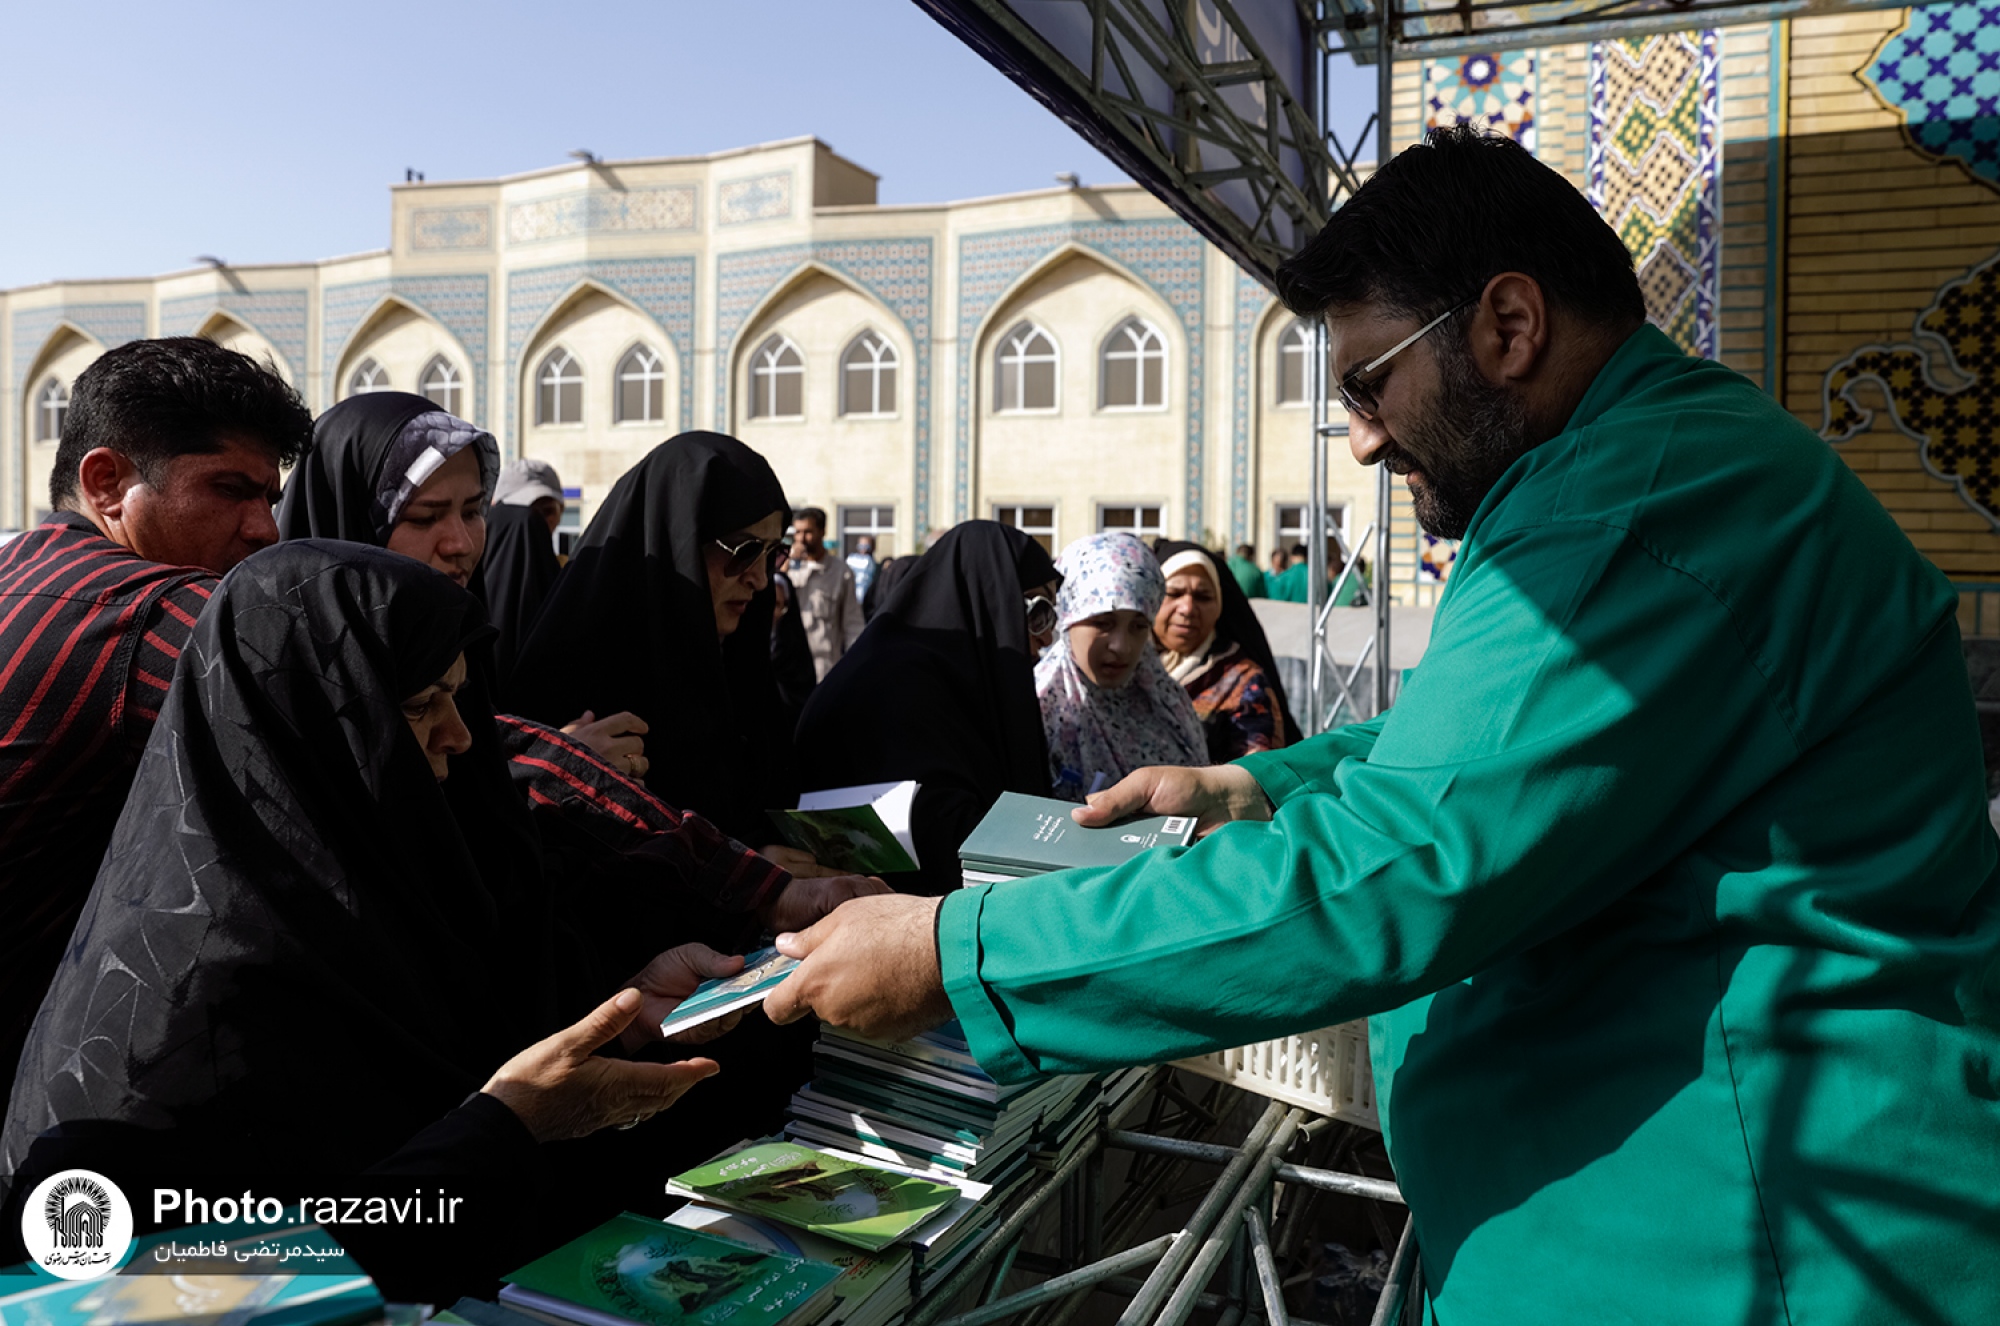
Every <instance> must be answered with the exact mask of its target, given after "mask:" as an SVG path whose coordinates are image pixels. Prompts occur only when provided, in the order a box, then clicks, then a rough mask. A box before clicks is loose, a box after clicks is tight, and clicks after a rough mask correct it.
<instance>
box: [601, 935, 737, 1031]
mask: <svg viewBox="0 0 2000 1326" xmlns="http://www.w3.org/2000/svg"><path fill="white" fill-rule="evenodd" d="M742 970H743V959H742V958H740V957H738V956H737V955H735V954H733V953H717V952H716V951H715V950H714V949H712V948H710V947H709V946H708V945H706V944H682V945H680V946H678V947H676V948H670V949H668V950H667V951H666V952H665V953H662V954H660V955H659V956H658V957H656V958H654V959H653V960H652V961H651V962H649V963H647V964H646V969H645V970H644V971H642V972H640V973H639V974H638V975H637V976H634V977H633V978H632V979H631V980H629V981H627V982H625V984H626V985H628V986H630V987H631V988H633V989H635V990H637V991H638V992H639V993H640V995H642V996H643V1002H642V1003H641V1004H640V1016H639V1017H638V1018H636V1019H634V1020H633V1022H632V1025H631V1026H629V1027H627V1028H625V1030H624V1031H622V1032H620V1033H619V1036H618V1043H619V1044H620V1045H621V1046H623V1047H624V1048H625V1052H626V1053H627V1054H636V1053H638V1052H639V1051H640V1050H643V1049H645V1048H646V1046H647V1045H648V1044H649V1043H651V1042H653V1041H657V1040H660V1039H663V1038H662V1037H661V1035H660V1023H662V1022H664V1021H665V1020H666V1018H667V1015H668V1014H669V1013H672V1012H673V1011H674V1010H675V1009H676V1008H679V1007H680V1004H681V1001H682V1000H683V999H686V998H687V997H688V996H689V995H691V994H693V993H694V992H695V988H696V987H697V986H699V985H700V984H701V983H702V982H703V981H712V980H715V979H716V978H717V977H720V976H734V975H735V974H736V973H737V972H740V971H742ZM742 1016H743V1015H742V1014H741V1013H732V1014H730V1015H729V1016H728V1017H721V1018H717V1019H715V1020H714V1021H713V1022H704V1023H702V1024H701V1025H700V1026H699V1027H690V1028H689V1029H688V1030H686V1031H684V1032H681V1033H680V1034H679V1035H677V1036H674V1037H671V1038H670V1039H672V1040H673V1042H674V1043H675V1044H676V1045H700V1044H702V1043H703V1042H704V1041H712V1040H714V1039H715V1038H716V1037H717V1036H720V1035H721V1034H722V1033H723V1032H725V1031H729V1030H730V1029H732V1028H733V1027H735V1025H736V1024H737V1023H738V1022H739V1021H741V1020H742Z"/></svg>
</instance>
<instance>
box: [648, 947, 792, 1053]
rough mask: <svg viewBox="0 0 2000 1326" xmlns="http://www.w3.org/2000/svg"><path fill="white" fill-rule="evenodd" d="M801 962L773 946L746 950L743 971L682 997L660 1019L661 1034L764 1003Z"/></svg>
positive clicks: (697, 1024)
mask: <svg viewBox="0 0 2000 1326" xmlns="http://www.w3.org/2000/svg"><path fill="white" fill-rule="evenodd" d="M798 965H799V961H798V959H797V958H788V957H786V956H785V955H784V954H782V953H780V952H778V950H776V949H774V948H760V949H758V950H757V951H756V952H755V953H747V954H745V955H744V957H743V970H742V971H740V972H737V973H736V974H735V975H734V976H723V977H719V978H717V979H716V980H713V981H703V982H702V983H701V984H700V985H698V986H696V987H695V992H694V993H693V994H691V995H689V996H688V997H687V998H685V999H683V1000H681V1002H680V1003H679V1004H678V1005H676V1006H675V1008H674V1011H673V1012H671V1013H669V1014H667V1016H666V1017H665V1018H663V1019H662V1020H661V1022H660V1034H661V1035H663V1036H671V1035H673V1034H674V1033H675V1032H677V1031H686V1030H687V1029H688V1028H690V1027H699V1026H700V1025H701V1024H702V1023H704V1022H713V1021H715V1019H717V1018H719V1017H727V1016H728V1015H729V1014H731V1013H734V1012H735V1011H736V1010H737V1009H739V1008H748V1007H749V1006H750V1005H751V1004H761V1003H763V1002H764V996H765V995H767V994H769V993H771V991H773V990H775V989H777V988H778V984H779V982H781V981H783V980H784V979H785V977H787V976H789V975H790V974H791V971H792V968H794V967H796V966H798Z"/></svg>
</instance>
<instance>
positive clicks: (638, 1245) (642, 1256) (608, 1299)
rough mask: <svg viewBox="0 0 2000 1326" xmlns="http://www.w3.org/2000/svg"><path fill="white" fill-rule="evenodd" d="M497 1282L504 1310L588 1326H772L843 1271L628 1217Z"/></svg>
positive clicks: (609, 1222) (617, 1218) (814, 1297)
mask: <svg viewBox="0 0 2000 1326" xmlns="http://www.w3.org/2000/svg"><path fill="white" fill-rule="evenodd" d="M503 1278H504V1279H505V1280H506V1281H507V1286H506V1288H504V1289H502V1290H501V1291H500V1299H501V1301H502V1302H504V1303H509V1304H515V1305H518V1306H521V1307H524V1308H533V1309H536V1310H538V1311H540V1312H544V1313H549V1314H553V1315H557V1316H561V1317H565V1318H567V1319H569V1320H571V1321H578V1322H586V1323H592V1326H598V1324H599V1323H608V1322H614V1321H615V1322H620V1323H629V1322H635V1321H636V1322H644V1323H647V1324H648V1326H685V1324H687V1323H696V1324H698V1326H722V1323H724V1322H731V1323H735V1324H736V1326H753V1324H761V1326H774V1324H775V1323H777V1322H780V1321H783V1320H784V1319H785V1318H787V1317H789V1316H791V1315H792V1314H793V1313H795V1312H798V1311H799V1310H800V1309H802V1308H804V1307H806V1306H807V1305H808V1304H810V1303H812V1302H814V1301H815V1300H817V1299H818V1297H819V1296H820V1295H821V1294H823V1293H824V1292H825V1291H826V1290H827V1289H828V1288H829V1287H830V1286H831V1285H832V1284H833V1282H834V1281H836V1280H838V1279H839V1278H840V1270H839V1269H838V1268H837V1267H832V1266H823V1265H821V1264H819V1263H818V1262H813V1261H808V1260H807V1259H806V1258H804V1257H790V1256H782V1255H778V1254H773V1253H766V1252H759V1251H758V1250H757V1249H755V1248H749V1247H745V1246H744V1245H742V1244H740V1243H734V1242H731V1241H730V1240H728V1239H724V1238H717V1237H715V1236H714V1235H712V1234H706V1233H703V1232H701V1231H700V1230H694V1229H682V1228H680V1227H678V1226H674V1225H669V1224H666V1223H664V1222H662V1221H658V1220H648V1219H647V1218H645V1217H644V1216H636V1215H633V1214H631V1213H630V1212H627V1213H626V1214H624V1215H620V1216H615V1217H613V1218H612V1219H610V1220H607V1221H606V1222H604V1223H603V1224H601V1225H599V1226H598V1227H597V1228H596V1229H593V1230H591V1231H590V1232H589V1233H588V1234H585V1235H583V1236H581V1237H579V1238H575V1239H572V1240H570V1241H569V1242H568V1243H565V1244H563V1245H562V1246H561V1247H560V1248H557V1249H556V1250H555V1251H554V1252H551V1253H549V1254H548V1255H546V1256H543V1257H538V1258H536V1259H535V1260H534V1261H532V1262H529V1263H528V1264H527V1265H526V1266H523V1267H522V1268H521V1269H520V1270H518V1271H515V1272H514V1273H513V1274H511V1275H508V1276H505V1277H503Z"/></svg>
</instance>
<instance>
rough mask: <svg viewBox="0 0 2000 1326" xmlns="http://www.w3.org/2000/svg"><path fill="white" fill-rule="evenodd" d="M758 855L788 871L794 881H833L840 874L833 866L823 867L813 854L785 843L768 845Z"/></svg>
mask: <svg viewBox="0 0 2000 1326" xmlns="http://www.w3.org/2000/svg"><path fill="white" fill-rule="evenodd" d="M757 855H759V856H761V857H763V858H764V859H765V860H766V861H769V862H770V863H771V864H772V865H775V866H777V867H779V868H780V869H782V870H785V871H787V872H788V873H790V875H791V877H792V878H793V879H832V878H833V877H834V876H835V875H838V874H839V873H840V872H839V871H838V870H835V869H834V868H833V867H832V866H823V865H821V864H820V863H819V862H817V861H815V860H813V858H812V853H810V852H801V851H800V850H799V849H798V848H796V847H787V846H785V845H784V844H783V843H767V844H765V845H764V846H762V847H760V848H758V849H757Z"/></svg>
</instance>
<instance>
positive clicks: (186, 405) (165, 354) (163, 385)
mask: <svg viewBox="0 0 2000 1326" xmlns="http://www.w3.org/2000/svg"><path fill="white" fill-rule="evenodd" d="M225 441H243V442H249V443H252V444H254V445H257V446H261V447H263V448H264V449H265V450H267V451H269V452H270V453H271V456H272V457H273V458H274V459H275V460H276V461H277V462H278V463H279V464H280V465H290V464H292V463H293V462H294V461H296V460H298V458H299V457H300V456H302V455H304V454H305V450H306V448H307V447H308V446H310V445H311V444H312V411H310V410H308V409H306V405H305V402H304V401H302V400H300V399H299V394H298V393H297V392H296V391H293V390H292V389H291V388H290V387H288V386H286V385H285V380H284V379H283V378H281V377H279V376H278V375H277V374H276V373H275V372H273V371H272V370H271V369H268V368H266V367H264V366H263V365H261V364H259V363H258V362H257V361H256V360H254V359H252V358H250V356H248V355H245V354H238V353H237V352H236V351H234V350H225V349H223V348H222V347H221V346H219V345H217V344H216V343H215V342H213V341H209V340H204V339H202V338H201V337H199V336H168V337H163V338H162V339H160V340H155V341H128V342H126V343H125V344H124V345H121V346H119V347H118V348H117V349H115V350H108V351H106V352H105V353H104V354H102V355H100V356H99V357H98V359H97V361H96V362H95V363H93V364H91V366H90V367H89V368H86V369H84V370H83V372H82V373H79V374H78V375H77V379H76V384H75V386H73V387H72V388H71V389H70V398H69V412H68V413H67V414H65V415H64V416H63V426H62V439H61V440H60V441H59V442H58V443H57V444H56V459H55V472H54V473H53V474H51V475H50V476H49V504H50V505H51V506H53V507H55V508H56V509H58V510H60V509H62V508H64V507H65V506H67V505H68V504H69V503H70V502H71V501H73V500H74V499H75V498H76V497H77V477H76V472H77V466H78V465H80V464H82V463H83V458H84V455H85V454H86V453H88V452H91V451H94V450H96V449H97V448H98V447H109V448H111V449H112V450H113V451H116V452H118V453H119V454H120V455H122V456H124V457H125V458H126V459H127V460H129V461H131V462H132V464H133V466H134V467H135V468H137V470H138V471H139V477H140V478H141V479H143V480H145V481H146V483H147V485H148V486H150V487H154V488H157V487H159V486H160V483H161V480H162V479H164V478H165V475H166V466H167V462H169V461H171V460H172V459H174V457H176V456H194V455H214V454H215V453H216V452H218V451H220V450H222V448H223V444H224V443H225Z"/></svg>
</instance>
